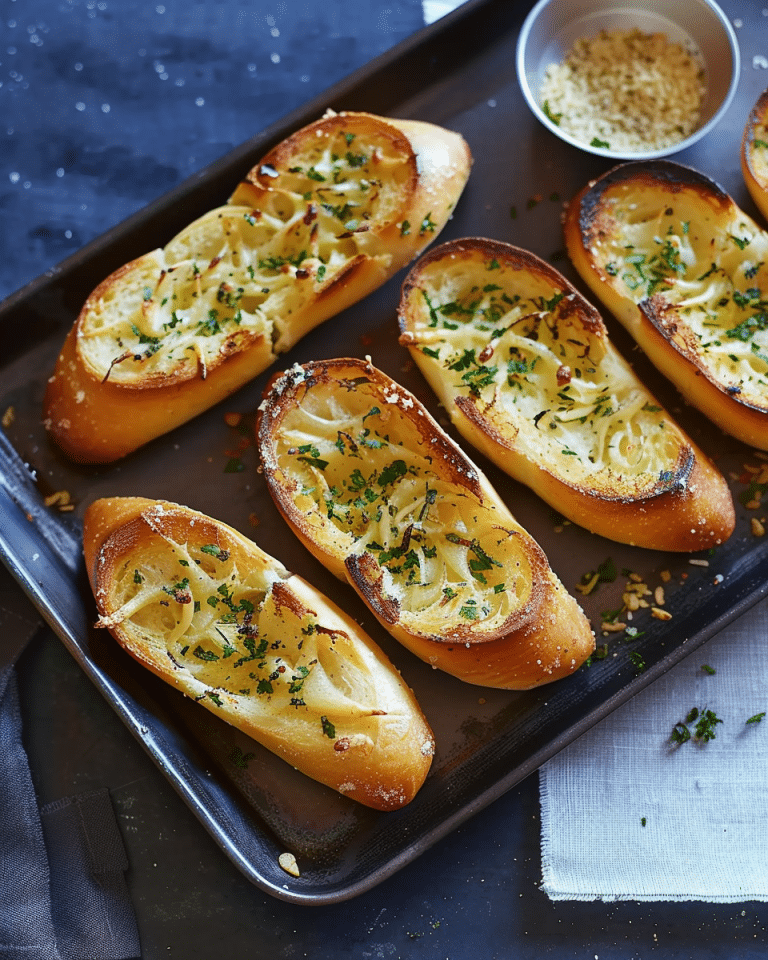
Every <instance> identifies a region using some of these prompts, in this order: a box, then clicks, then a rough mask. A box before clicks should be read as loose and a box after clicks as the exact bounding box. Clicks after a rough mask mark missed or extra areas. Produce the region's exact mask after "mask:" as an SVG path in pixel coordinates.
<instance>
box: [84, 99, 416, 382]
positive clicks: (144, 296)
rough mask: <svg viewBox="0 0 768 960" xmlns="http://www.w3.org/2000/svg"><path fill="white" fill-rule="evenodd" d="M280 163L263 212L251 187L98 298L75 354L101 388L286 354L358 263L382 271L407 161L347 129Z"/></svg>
mask: <svg viewBox="0 0 768 960" xmlns="http://www.w3.org/2000/svg"><path fill="white" fill-rule="evenodd" d="M284 159H285V162H286V168H285V169H281V170H280V171H277V170H274V169H272V168H265V167H262V168H261V170H260V175H261V178H262V180H264V181H266V183H267V185H268V186H269V187H270V191H269V194H268V196H267V198H266V200H265V201H264V203H263V204H262V205H261V207H260V208H259V209H253V208H252V207H251V206H249V205H247V199H248V192H249V191H248V188H247V185H246V188H245V189H241V190H238V191H236V193H235V194H234V196H233V198H232V200H231V201H230V203H229V204H227V205H226V206H223V207H220V208H217V209H215V210H212V211H210V212H209V213H207V214H205V215H204V216H203V217H201V218H199V219H198V220H196V221H195V222H194V223H192V224H191V225H190V226H189V227H187V228H186V229H185V230H183V231H182V232H181V233H180V234H179V235H178V236H177V237H175V238H174V239H173V240H172V241H171V242H170V243H169V244H168V245H167V246H166V247H165V248H164V249H163V250H157V251H155V252H154V253H152V254H149V255H147V256H145V257H142V258H140V259H139V260H137V261H134V263H132V264H130V265H129V267H128V268H127V269H126V270H124V271H122V273H121V275H120V276H119V278H118V279H117V280H116V281H115V282H113V283H108V284H106V285H103V286H102V288H100V290H99V291H98V292H97V293H98V295H97V296H94V297H92V298H91V300H90V301H89V304H88V305H87V307H86V311H85V314H84V316H83V317H82V318H81V323H80V331H79V339H78V349H79V351H80V354H81V356H82V358H83V359H84V361H85V362H86V365H87V366H88V368H89V369H90V370H91V371H92V373H93V375H94V376H96V377H97V378H99V379H101V380H107V379H108V380H109V381H110V382H112V383H118V384H123V385H133V384H135V383H137V382H139V381H142V382H152V381H153V380H154V381H156V382H162V381H163V380H165V379H168V378H171V377H173V379H174V380H179V379H182V380H183V379H190V378H193V377H197V376H200V377H202V378H204V377H205V376H207V374H208V373H209V372H210V371H211V370H212V369H213V368H214V367H215V366H217V365H218V364H219V363H221V362H222V361H223V360H225V359H226V358H227V357H228V356H229V355H231V354H232V353H234V352H237V351H239V350H242V349H245V348H246V347H247V346H248V345H249V344H250V343H252V342H253V341H254V340H255V339H256V338H263V340H264V341H265V342H266V343H267V344H268V345H269V347H270V349H271V348H272V347H274V351H275V352H276V353H278V352H280V350H281V336H282V334H283V331H284V330H285V329H286V327H287V326H288V325H289V323H290V317H291V315H292V314H293V313H295V312H296V311H298V310H301V309H302V307H303V306H305V305H306V304H307V302H309V301H311V300H312V299H315V298H317V296H318V294H319V292H320V291H321V290H322V289H323V288H325V287H329V286H330V285H332V283H333V281H334V278H336V277H338V276H339V274H341V273H342V272H343V271H344V270H345V269H346V268H347V266H348V265H349V264H350V263H351V262H352V261H353V260H354V259H355V258H356V257H358V256H359V255H361V254H363V255H365V256H367V257H371V258H378V259H379V260H380V261H381V264H382V267H383V268H386V266H387V265H388V264H389V262H390V260H391V257H390V255H389V254H388V253H387V252H386V250H385V248H384V244H383V242H382V241H380V240H379V238H378V235H377V231H380V230H381V229H382V228H383V227H386V226H388V225H389V224H390V223H392V222H394V221H395V220H396V218H397V216H398V215H399V212H400V210H401V207H402V204H403V202H404V199H405V200H407V199H409V195H408V193H407V191H405V190H404V185H406V186H407V185H408V184H409V183H410V179H409V178H410V177H411V176H412V173H413V168H412V161H413V158H412V154H411V152H410V150H409V149H408V150H406V149H405V147H404V145H403V143H402V142H397V141H392V142H390V141H389V140H388V139H386V138H385V137H382V136H376V135H375V134H374V133H372V132H371V131H370V130H368V129H363V130H362V131H360V132H358V131H357V130H356V124H355V121H354V119H353V118H350V122H349V124H348V125H347V126H346V127H344V128H341V127H339V126H338V124H336V125H335V126H333V127H332V133H331V134H328V133H323V132H322V130H321V129H318V134H317V136H316V137H314V138H313V139H312V140H311V142H309V143H307V142H306V140H302V141H301V144H300V149H299V150H298V152H297V153H296V154H291V155H290V156H289V157H285V158H284ZM401 229H402V230H403V231H409V230H412V231H413V232H414V233H416V232H424V233H427V232H430V230H431V229H434V225H432V224H429V223H425V224H413V225H410V224H403V225H402V226H401Z"/></svg>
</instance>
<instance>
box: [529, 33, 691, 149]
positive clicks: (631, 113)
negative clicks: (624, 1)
mask: <svg viewBox="0 0 768 960" xmlns="http://www.w3.org/2000/svg"><path fill="white" fill-rule="evenodd" d="M705 89H706V88H705V74H704V69H703V66H702V64H701V61H700V59H699V57H698V55H697V54H696V53H694V52H691V51H687V50H686V49H684V47H683V46H681V45H680V44H678V43H673V42H671V41H670V40H669V39H668V38H667V37H666V35H665V34H663V33H653V34H650V33H643V32H642V31H640V30H638V29H633V30H610V31H606V30H603V31H601V32H600V33H599V34H598V35H597V36H595V37H591V38H584V37H582V38H580V39H579V40H577V41H576V42H575V44H574V45H573V48H572V49H571V51H570V53H569V54H568V56H567V57H566V58H565V60H564V61H563V62H562V63H559V64H551V65H550V66H548V67H547V70H546V74H545V79H544V83H543V84H542V89H541V102H542V105H543V109H544V112H545V113H546V114H547V116H548V117H549V118H550V120H552V121H553V122H554V123H556V124H557V125H558V126H559V127H560V129H561V130H563V132H564V133H567V134H569V135H570V136H572V137H574V138H575V139H577V140H579V141H581V142H582V143H585V144H589V145H590V146H598V147H600V146H601V147H605V148H606V149H610V150H614V151H616V152H626V153H639V152H641V151H646V150H660V149H663V148H664V147H668V146H673V145H674V144H676V143H679V142H681V141H682V140H684V139H685V138H686V137H688V136H689V135H690V134H691V133H693V132H694V130H695V129H696V126H697V124H698V122H699V116H700V108H701V102H702V99H703V96H704V93H705Z"/></svg>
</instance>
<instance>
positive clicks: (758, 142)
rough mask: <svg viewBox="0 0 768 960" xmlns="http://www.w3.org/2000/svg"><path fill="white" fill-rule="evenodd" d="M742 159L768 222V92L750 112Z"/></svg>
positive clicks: (751, 190) (746, 177) (749, 185)
mask: <svg viewBox="0 0 768 960" xmlns="http://www.w3.org/2000/svg"><path fill="white" fill-rule="evenodd" d="M740 158H741V171H742V174H743V175H744V182H745V183H746V185H747V189H748V190H749V193H750V195H751V197H752V199H753V200H754V201H755V203H756V204H757V207H758V208H759V210H760V212H761V213H762V215H763V216H764V217H765V218H766V220H768V90H765V91H763V93H762V94H761V95H760V96H759V97H758V99H757V101H756V103H755V105H754V107H752V109H751V110H750V113H749V117H748V118H747V123H746V125H745V127H744V135H743V137H742V140H741V154H740Z"/></svg>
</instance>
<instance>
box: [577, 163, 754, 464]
mask: <svg viewBox="0 0 768 960" xmlns="http://www.w3.org/2000/svg"><path fill="white" fill-rule="evenodd" d="M564 232H565V241H566V246H567V250H568V253H569V255H570V258H571V260H572V262H573V264H574V266H575V267H576V269H577V270H578V271H579V273H580V274H581V276H582V278H583V279H584V281H585V282H586V283H587V284H588V286H589V287H590V289H591V290H592V291H593V292H594V293H595V295H596V296H597V297H598V298H599V299H600V300H601V301H602V302H603V303H604V304H605V306H606V307H607V308H608V309H609V310H610V311H611V312H612V313H613V314H614V315H615V316H616V317H617V319H618V320H620V321H621V322H622V323H623V324H624V326H625V327H626V328H627V329H628V330H629V332H630V333H631V334H632V335H633V336H634V338H635V340H636V341H637V342H638V344H639V345H640V346H641V347H642V349H643V350H644V351H645V353H646V354H647V355H648V357H649V358H650V359H651V361H652V362H653V363H654V364H655V365H656V367H657V368H658V369H659V370H660V371H661V372H662V373H663V374H664V375H665V376H666V377H667V378H668V379H669V380H671V381H672V383H674V384H675V386H676V387H677V388H678V389H679V390H680V392H681V393H682V394H683V396H684V397H685V398H686V399H687V400H688V401H689V402H690V403H691V404H692V405H693V406H695V407H697V408H698V409H699V410H700V411H701V412H702V413H703V414H704V415H705V416H706V417H708V418H709V419H710V420H712V421H713V422H714V423H715V424H717V426H719V427H720V428H721V429H722V430H723V431H724V432H726V433H729V434H731V435H732V436H735V437H737V438H738V439H740V440H742V441H744V442H745V443H748V444H751V445H752V446H755V447H758V448H760V449H768V359H766V357H768V326H766V324H765V322H764V302H763V301H764V294H762V293H761V292H760V291H761V288H762V289H765V287H766V282H768V276H767V274H766V271H768V266H767V265H766V264H767V263H768V234H766V232H765V231H763V230H761V229H760V228H759V227H758V225H757V224H756V223H755V222H754V221H753V220H752V219H751V218H750V217H749V216H747V214H745V213H744V212H743V211H742V210H740V209H739V207H738V206H737V205H736V204H735V203H734V201H733V200H732V199H731V197H729V195H728V194H727V193H725V191H724V190H723V189H722V188H721V187H719V186H718V185H717V184H716V183H714V182H713V181H711V180H710V179H709V178H707V177H705V176H704V175H703V174H701V173H699V172H697V171H695V170H691V169H690V168H687V167H683V166H681V165H679V164H675V163H672V162H670V161H653V162H647V163H641V162H638V163H629V164H624V165H623V166H621V167H616V168H615V169H613V170H611V171H609V172H608V173H607V174H605V175H604V176H603V177H601V178H600V179H598V180H596V181H593V182H591V183H588V184H587V185H586V186H585V187H584V188H583V190H581V191H580V193H579V194H578V195H577V196H576V197H575V198H574V199H573V200H572V201H571V203H570V204H569V206H568V210H567V213H566V217H565V224H564Z"/></svg>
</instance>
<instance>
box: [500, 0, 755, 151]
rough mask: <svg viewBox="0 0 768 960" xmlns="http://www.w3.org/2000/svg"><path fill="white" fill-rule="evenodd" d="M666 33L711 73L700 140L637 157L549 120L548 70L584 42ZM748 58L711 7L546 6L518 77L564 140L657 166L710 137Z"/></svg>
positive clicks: (622, 2)
mask: <svg viewBox="0 0 768 960" xmlns="http://www.w3.org/2000/svg"><path fill="white" fill-rule="evenodd" d="M633 28H637V29H639V30H641V31H643V32H644V33H663V34H665V35H666V36H667V38H668V39H669V40H670V41H672V42H675V43H680V44H682V45H683V46H684V47H686V49H689V48H690V47H691V44H693V46H694V47H695V48H696V49H698V51H699V53H700V55H701V57H702V59H703V61H704V68H705V71H706V79H707V89H706V94H705V96H704V100H703V102H702V105H701V115H700V118H699V125H698V127H697V128H696V130H694V132H693V133H692V134H690V135H689V136H688V137H686V138H685V139H684V140H681V141H680V142H679V143H675V144H673V145H672V146H668V147H664V148H663V149H661V150H646V151H634V152H632V153H629V152H626V151H621V150H611V149H610V148H607V147H599V146H591V145H590V144H588V143H583V142H582V141H580V140H577V139H576V138H575V137H573V136H571V135H570V134H568V133H566V132H565V131H564V130H561V129H560V127H559V126H558V125H557V124H556V123H554V122H553V121H552V120H551V119H550V118H549V117H548V116H547V115H546V113H545V112H544V109H543V107H542V104H541V102H540V99H539V91H540V89H541V86H542V83H543V81H544V76H545V73H546V69H547V67H548V66H549V65H550V64H552V63H560V62H562V61H563V60H564V59H565V57H566V56H567V55H568V53H569V52H570V50H571V48H572V47H573V44H574V42H575V41H576V40H578V39H579V38H581V37H584V38H589V37H593V36H596V35H597V34H598V33H600V31H601V30H617V29H618V30H630V29H633ZM739 68H740V55H739V46H738V42H737V40H736V34H735V33H734V30H733V27H732V26H731V24H730V22H729V21H728V19H727V17H726V16H725V14H724V13H723V11H722V10H721V9H720V7H718V6H717V4H716V3H712V2H711V0H539V2H538V3H537V4H536V5H535V7H534V8H533V9H532V10H531V12H530V13H529V14H528V16H527V17H526V19H525V22H524V23H523V27H522V29H521V31H520V35H519V37H518V42H517V74H518V78H519V80H520V86H521V88H522V91H523V95H524V96H525V99H526V100H527V102H528V105H529V106H530V108H531V110H532V111H533V113H534V114H535V115H536V116H537V117H538V119H539V120H540V121H541V122H542V123H543V124H544V126H545V127H547V129H549V130H551V131H552V133H554V134H555V135H556V136H558V137H560V139H561V140H565V141H566V143H570V144H572V145H573V146H574V147H578V148H579V149H580V150H585V151H587V153H592V154H595V155H597V156H600V157H610V158H611V159H614V160H630V159H631V160H651V159H655V158H657V157H666V156H669V155H670V154H673V153H678V152H679V151H681V150H685V149H686V147H690V146H691V145H692V144H694V143H696V142H697V141H698V140H700V139H701V138H702V137H704V136H705V135H706V134H707V133H708V132H709V131H710V130H711V129H712V127H714V126H715V124H716V123H717V122H718V121H719V120H720V118H721V117H722V115H723V114H724V113H725V111H726V110H727V108H728V105H729V104H730V102H731V100H732V99H733V95H734V93H735V92H736V86H737V83H738V79H739Z"/></svg>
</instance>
